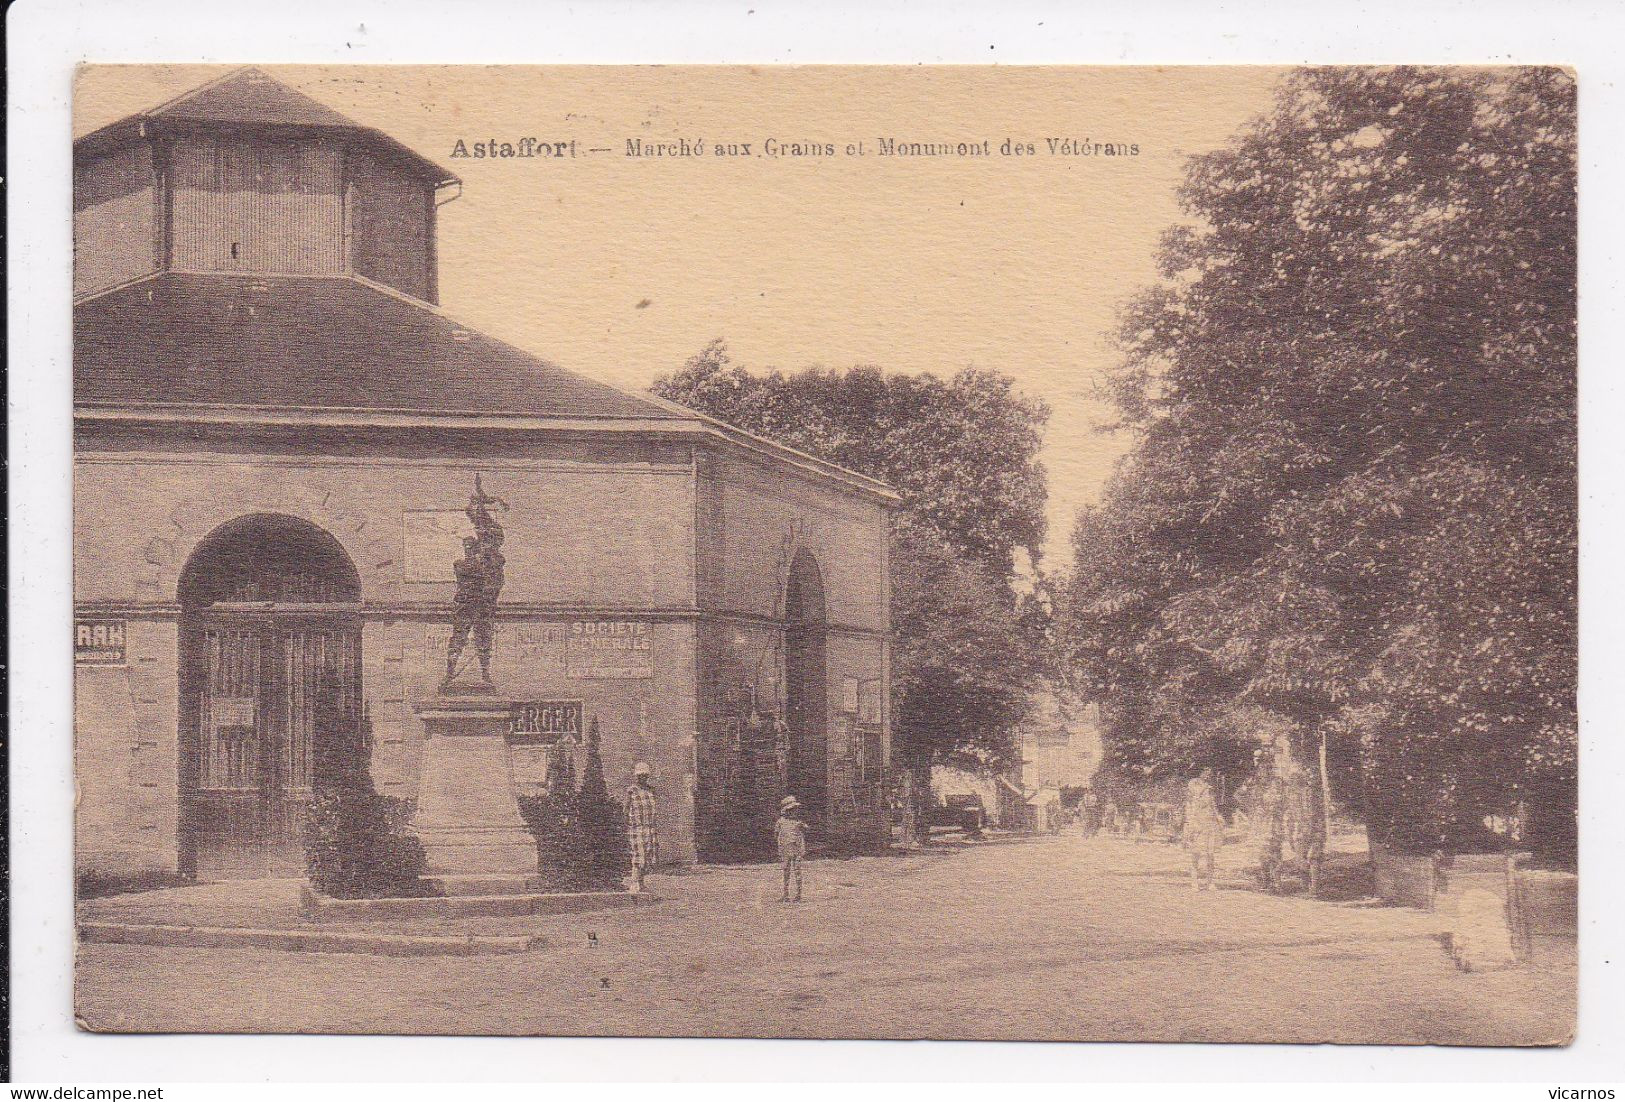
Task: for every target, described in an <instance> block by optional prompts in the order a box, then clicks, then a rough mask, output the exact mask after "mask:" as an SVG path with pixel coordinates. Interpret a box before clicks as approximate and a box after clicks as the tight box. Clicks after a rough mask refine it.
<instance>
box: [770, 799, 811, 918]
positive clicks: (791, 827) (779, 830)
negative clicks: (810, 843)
mask: <svg viewBox="0 0 1625 1102" xmlns="http://www.w3.org/2000/svg"><path fill="white" fill-rule="evenodd" d="M800 807H801V801H800V800H798V799H796V798H795V797H794V796H786V797H785V798H784V799H783V800H781V801H779V821H778V822H776V823H774V824H773V833H774V836H775V837H776V838H777V839H778V843H779V860H780V861H782V862H783V863H784V895H783V897H782V898H780V900H779V902H780V903H789V902H791V899H790V881H791V880H792V879H794V880H795V883H796V897H795V900H794V902H796V903H800V902H801V859H802V858H803V857H805V856H807V824H806V823H803V822H802V821H801V820H800V819H799V818H797V817H796V811H797V809H799V808H800Z"/></svg>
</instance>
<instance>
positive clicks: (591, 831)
mask: <svg viewBox="0 0 1625 1102" xmlns="http://www.w3.org/2000/svg"><path fill="white" fill-rule="evenodd" d="M601 744H602V738H601V736H600V735H599V732H598V717H597V716H593V718H592V723H591V724H590V725H589V726H588V728H587V760H586V764H585V765H583V766H582V770H581V792H580V795H579V796H578V798H577V802H578V804H579V814H580V816H581V833H582V834H583V835H584V836H585V838H586V851H587V853H588V854H589V857H590V870H589V873H588V877H587V879H588V880H590V881H591V883H590V884H589V886H590V887H594V888H604V889H608V888H612V887H614V886H617V885H619V883H620V881H621V878H622V877H623V876H625V875H626V873H627V872H628V871H630V869H631V867H632V854H631V850H630V849H629V847H628V845H627V838H626V811H625V809H624V808H622V807H621V805H620V803H618V802H617V801H616V800H613V799H611V798H610V795H609V786H608V785H607V784H605V783H604V758H603V754H602V752H601Z"/></svg>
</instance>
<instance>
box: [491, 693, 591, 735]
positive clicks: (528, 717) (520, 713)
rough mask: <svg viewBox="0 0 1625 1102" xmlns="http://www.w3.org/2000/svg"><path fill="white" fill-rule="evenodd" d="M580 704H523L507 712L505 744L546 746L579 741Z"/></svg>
mask: <svg viewBox="0 0 1625 1102" xmlns="http://www.w3.org/2000/svg"><path fill="white" fill-rule="evenodd" d="M581 732H582V726H581V701H579V700H526V701H520V702H518V703H516V704H514V705H513V707H512V708H511V709H510V710H509V712H508V741H509V742H511V743H513V744H514V745H516V746H547V745H550V744H552V743H555V742H580V741H581Z"/></svg>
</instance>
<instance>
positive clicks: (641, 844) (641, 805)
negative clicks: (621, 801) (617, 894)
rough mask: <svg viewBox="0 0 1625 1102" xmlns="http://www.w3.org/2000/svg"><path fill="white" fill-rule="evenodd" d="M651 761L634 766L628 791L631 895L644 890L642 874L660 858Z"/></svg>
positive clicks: (627, 811) (627, 827) (627, 818)
mask: <svg viewBox="0 0 1625 1102" xmlns="http://www.w3.org/2000/svg"><path fill="white" fill-rule="evenodd" d="M649 774H650V770H649V763H648V762H642V761H640V762H638V763H637V764H636V765H634V766H633V767H632V787H631V788H628V789H627V790H626V841H627V846H628V848H629V849H630V850H631V852H632V888H631V891H632V894H633V895H636V894H638V893H639V892H641V891H642V890H643V877H644V876H645V875H646V874H647V873H648V871H649V869H650V868H652V867H653V866H654V864H655V862H656V861H657V860H659V858H660V836H659V835H658V834H657V833H656V832H655V793H654V787H653V785H652V784H651V782H650V780H649Z"/></svg>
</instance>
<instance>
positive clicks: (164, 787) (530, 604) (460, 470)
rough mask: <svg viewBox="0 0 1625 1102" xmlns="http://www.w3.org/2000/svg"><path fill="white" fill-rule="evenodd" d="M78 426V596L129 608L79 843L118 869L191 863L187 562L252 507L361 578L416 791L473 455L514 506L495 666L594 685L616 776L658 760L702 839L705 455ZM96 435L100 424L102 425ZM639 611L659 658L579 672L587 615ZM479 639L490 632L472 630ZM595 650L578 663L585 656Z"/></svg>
mask: <svg viewBox="0 0 1625 1102" xmlns="http://www.w3.org/2000/svg"><path fill="white" fill-rule="evenodd" d="M128 443H129V442H128V441H121V442H120V447H119V448H118V449H117V450H114V449H113V448H111V447H108V446H105V444H103V443H102V442H99V441H97V440H95V439H90V440H86V439H83V438H82V439H81V440H80V442H79V457H78V462H77V463H76V468H75V508H76V519H75V534H74V578H75V602H76V612H77V613H78V614H79V615H81V616H103V617H112V618H115V619H117V620H119V621H121V622H123V623H124V624H125V626H126V640H127V641H126V656H125V662H124V664H123V665H121V666H119V665H111V666H81V667H79V668H78V670H77V675H78V676H77V679H76V692H75V748H76V756H77V764H78V776H79V778H80V784H81V791H80V795H79V810H78V863H79V866H80V868H81V869H82V870H87V871H88V870H92V869H94V870H97V871H104V872H109V873H116V874H119V875H130V874H134V873H141V872H173V871H175V870H176V868H177V823H176V818H177V803H178V794H179V757H178V746H177V709H178V697H179V691H178V686H177V680H176V672H177V671H176V662H177V638H178V630H177V625H178V622H179V618H180V609H179V607H178V605H177V603H176V602H177V583H178V581H179V578H180V575H181V572H182V570H183V569H184V568H185V565H186V562H187V560H188V558H189V557H190V555H191V554H192V552H193V550H194V549H195V548H196V547H197V546H198V544H199V542H200V541H202V540H203V539H204V538H205V537H206V536H208V534H209V533H210V532H212V531H213V530H215V529H216V528H217V527H219V526H220V525H222V524H224V523H226V522H228V521H230V520H233V519H235V518H237V517H241V516H244V515H246V514H253V513H278V514H284V515H290V516H295V517H298V518H300V519H303V520H306V521H308V522H310V523H312V524H314V525H316V526H318V527H320V528H322V529H323V530H325V531H327V532H329V533H331V534H332V535H333V536H334V537H336V538H337V539H338V540H339V542H340V543H341V544H342V545H343V547H344V550H345V552H346V553H347V554H348V556H349V557H350V559H351V561H352V562H353V563H354V565H355V566H356V568H357V571H358V573H359V574H360V578H361V585H362V596H363V601H364V609H363V620H364V626H363V649H362V655H363V691H364V694H365V697H366V704H367V713H368V717H369V719H370V720H371V722H372V727H373V738H374V745H375V758H374V769H375V778H376V780H377V782H378V786H379V788H380V790H381V791H383V792H385V793H386V794H389V795H395V796H402V797H406V798H411V797H412V796H413V795H414V794H415V787H416V783H417V756H418V750H419V747H420V746H421V740H422V730H421V725H420V724H419V723H418V721H417V719H416V717H415V715H414V713H413V711H412V705H413V703H414V702H415V701H416V700H417V699H420V698H421V697H423V696H425V695H428V694H430V693H432V692H433V690H434V689H435V688H436V687H437V686H438V684H439V679H440V678H441V677H443V675H444V666H443V662H444V658H443V655H444V647H445V640H446V638H447V637H448V636H449V633H450V629H449V626H448V623H447V620H448V609H449V600H450V597H451V595H452V593H453V591H454V589H455V585H454V583H453V582H452V580H451V563H452V561H453V559H455V557H456V555H457V554H458V552H459V550H460V538H461V536H462V535H463V534H464V531H465V529H467V527H468V522H467V520H466V518H464V517H463V516H462V515H461V510H462V508H463V506H464V505H465V504H466V502H467V495H468V492H469V490H470V489H471V484H472V475H473V472H474V470H476V469H478V470H480V471H483V472H484V476H485V484H486V488H487V490H488V491H489V492H491V493H494V494H497V495H500V496H502V497H503V498H505V499H506V500H507V501H508V502H509V503H510V505H511V506H512V509H511V511H510V512H508V513H506V514H502V515H501V519H502V521H503V523H504V524H505V526H506V528H507V532H508V538H507V543H506V546H505V547H504V551H505V553H506V555H507V579H506V585H505V587H504V590H503V594H502V599H503V607H502V609H501V612H500V620H499V624H498V629H497V639H496V645H495V659H494V664H493V665H494V668H493V675H494V678H495V680H496V681H497V683H498V685H499V687H500V689H501V691H502V692H503V693H505V694H506V695H509V696H511V697H514V698H516V699H520V700H581V701H582V702H583V707H584V713H585V719H586V720H587V721H589V722H590V720H591V719H592V718H594V717H596V718H598V720H599V722H600V726H601V729H602V733H603V736H604V759H605V768H606V774H607V780H608V783H609V786H610V790H611V792H612V794H615V795H617V796H619V795H620V794H621V792H622V791H624V789H625V787H626V785H627V784H628V783H629V780H630V774H631V767H632V764H633V763H634V762H635V761H638V760H647V761H648V762H649V764H650V765H651V767H652V768H653V770H654V774H655V783H656V787H657V789H658V790H659V791H660V793H661V795H662V801H661V805H662V810H661V815H662V823H661V828H662V835H663V837H664V839H665V843H664V846H663V848H664V851H665V854H666V856H667V857H668V858H670V859H674V860H692V859H693V857H694V848H693V844H692V836H693V807H692V780H693V778H692V774H693V762H694V748H693V735H694V731H695V727H696V716H695V707H694V686H695V678H694V669H695V666H694V662H695V625H694V612H693V585H694V583H693V580H692V577H693V574H692V565H691V564H692V523H693V502H692V494H691V487H692V469H691V467H690V466H689V465H688V464H687V463H686V462H685V463H671V462H666V463H660V462H649V461H647V459H646V458H645V459H641V460H640V459H638V458H635V457H634V458H628V457H626V456H621V455H618V454H617V453H616V452H615V451H614V450H613V449H609V450H606V449H603V448H596V449H593V450H592V451H591V452H589V453H586V454H584V455H583V456H582V458H580V459H579V460H573V459H571V458H569V456H568V455H560V456H552V457H548V458H545V459H540V458H534V457H527V456H524V455H517V454H507V455H501V454H499V455H495V456H493V455H489V454H487V455H483V456H481V457H480V458H478V459H455V458H450V457H445V456H428V457H424V458H422V459H419V460H415V461H413V460H404V459H400V458H392V457H380V456H368V455H354V454H352V455H325V456H323V455H318V456H296V455H292V454H289V453H288V452H287V451H285V450H280V451H279V450H271V449H268V450H267V451H266V452H265V453H263V454H256V453H254V452H252V451H250V450H248V448H247V447H246V446H245V447H243V448H236V449H232V448H221V449H219V450H199V451H190V452H185V453H178V449H174V450H169V449H162V448H160V447H153V446H147V447H143V448H139V449H136V448H131V447H129V446H128ZM99 445H101V446H99ZM602 624H608V625H611V626H612V627H613V625H616V624H622V625H628V626H629V628H630V629H631V630H636V631H639V632H641V633H643V634H644V637H645V638H647V640H648V652H647V653H648V665H647V669H646V670H645V669H633V670H631V671H630V673H631V674H632V675H631V676H624V675H625V674H626V673H628V671H627V670H625V669H622V670H618V671H616V672H618V673H619V674H622V675H623V676H613V677H605V676H599V674H601V673H602V672H603V671H601V670H599V671H594V670H592V669H591V668H590V667H581V668H579V669H578V671H577V672H578V674H581V675H580V676H572V675H571V672H570V663H569V661H568V653H567V652H568V648H569V646H570V643H569V640H570V638H571V635H572V632H574V631H575V630H576V628H577V625H583V630H590V628H589V627H587V626H588V625H592V626H596V625H602ZM468 654H469V657H470V658H472V654H473V648H472V646H471V647H470V648H469V652H468ZM578 665H579V664H578Z"/></svg>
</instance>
